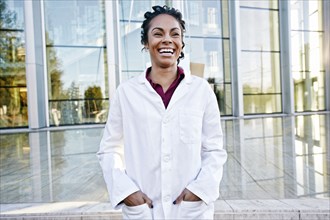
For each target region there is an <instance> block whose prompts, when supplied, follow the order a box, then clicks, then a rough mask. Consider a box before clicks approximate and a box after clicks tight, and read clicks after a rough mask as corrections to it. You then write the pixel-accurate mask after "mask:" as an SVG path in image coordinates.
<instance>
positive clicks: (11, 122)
mask: <svg viewBox="0 0 330 220" xmlns="http://www.w3.org/2000/svg"><path fill="white" fill-rule="evenodd" d="M23 6H24V2H23V1H1V3H0V11H1V13H0V93H1V95H0V128H6V127H22V126H27V125H28V109H27V104H28V103H27V89H26V71H25V39H24V38H25V35H24V34H25V33H24V8H23Z"/></svg>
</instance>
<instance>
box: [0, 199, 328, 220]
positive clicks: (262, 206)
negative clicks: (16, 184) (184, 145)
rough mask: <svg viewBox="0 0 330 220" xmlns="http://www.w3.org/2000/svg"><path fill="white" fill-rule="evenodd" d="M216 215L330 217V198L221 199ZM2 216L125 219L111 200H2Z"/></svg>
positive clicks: (225, 216) (0, 217)
mask: <svg viewBox="0 0 330 220" xmlns="http://www.w3.org/2000/svg"><path fill="white" fill-rule="evenodd" d="M215 207H216V208H215V219H221V220H224V219H226V220H227V219H233V220H234V219H251V220H252V219H265V220H266V219H267V220H269V219H274V220H275V219H276V220H278V219H297V220H300V219H301V220H314V219H326V220H328V219H330V202H329V199H285V200H223V201H222V200H219V201H217V202H216V206H215ZM0 219H30V220H31V219H58V220H60V219H73V220H76V219H79V220H87V219H88V220H89V219H113V220H119V219H122V215H121V211H120V210H119V211H118V210H113V209H112V208H111V205H110V204H109V203H99V202H59V203H29V204H0Z"/></svg>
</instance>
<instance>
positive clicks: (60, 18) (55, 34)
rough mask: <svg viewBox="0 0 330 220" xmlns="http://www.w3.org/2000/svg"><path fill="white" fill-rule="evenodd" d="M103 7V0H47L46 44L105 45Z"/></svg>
mask: <svg viewBox="0 0 330 220" xmlns="http://www.w3.org/2000/svg"><path fill="white" fill-rule="evenodd" d="M101 9H102V8H101V1H77V0H76V1H45V18H46V32H47V33H48V35H49V38H50V41H49V42H47V44H55V45H80V46H86V45H92V46H102V45H104V44H105V42H103V36H104V31H105V30H104V23H103V22H104V19H103V12H102V10H101Z"/></svg>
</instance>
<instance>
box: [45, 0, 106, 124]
mask: <svg viewBox="0 0 330 220" xmlns="http://www.w3.org/2000/svg"><path fill="white" fill-rule="evenodd" d="M73 15H74V16H73ZM45 17H46V42H47V50H46V52H47V68H48V89H49V91H48V94H49V117H50V124H51V125H56V126H58V125H70V124H83V123H104V122H105V121H106V118H107V110H108V105H109V95H108V94H109V93H108V71H107V58H106V45H105V23H104V2H103V1H97V2H95V1H78V0H76V1H56V2H55V1H45Z"/></svg>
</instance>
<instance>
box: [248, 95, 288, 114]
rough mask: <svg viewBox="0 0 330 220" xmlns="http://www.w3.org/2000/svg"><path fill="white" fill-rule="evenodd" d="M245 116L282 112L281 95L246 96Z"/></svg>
mask: <svg viewBox="0 0 330 220" xmlns="http://www.w3.org/2000/svg"><path fill="white" fill-rule="evenodd" d="M243 97H244V113H245V114H262V113H266V114H270V113H280V112H282V101H281V97H282V96H281V94H279V95H277V94H275V95H272V94H271V95H269V94H256V95H255V94H244V95H243Z"/></svg>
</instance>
